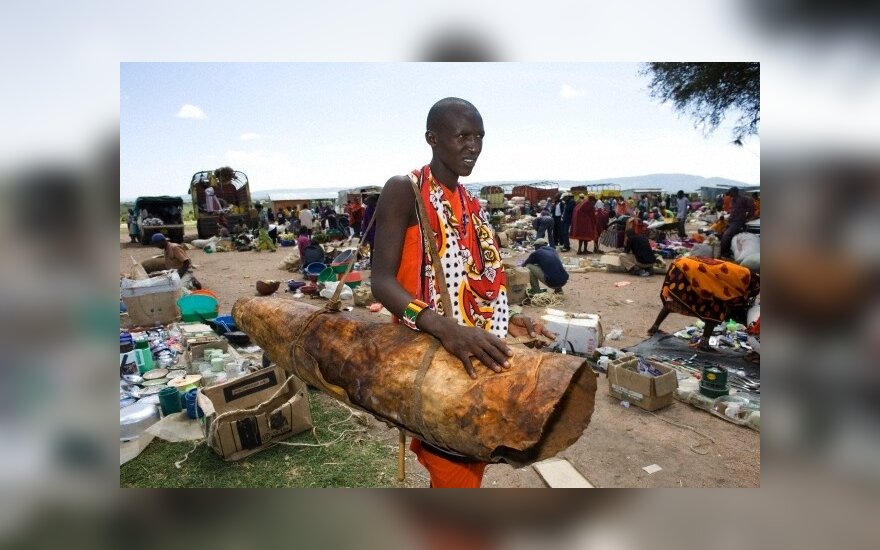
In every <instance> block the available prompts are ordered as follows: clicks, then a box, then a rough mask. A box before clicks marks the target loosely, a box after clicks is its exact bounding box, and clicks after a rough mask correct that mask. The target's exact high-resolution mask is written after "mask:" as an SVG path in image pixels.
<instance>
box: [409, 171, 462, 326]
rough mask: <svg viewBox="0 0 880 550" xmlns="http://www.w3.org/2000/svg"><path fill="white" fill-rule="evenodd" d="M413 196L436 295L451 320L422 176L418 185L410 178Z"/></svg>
mask: <svg viewBox="0 0 880 550" xmlns="http://www.w3.org/2000/svg"><path fill="white" fill-rule="evenodd" d="M410 183H411V184H412V188H413V194H414V195H415V200H416V211H417V212H418V214H419V216H418V218H419V223H420V224H421V226H422V235H424V236H425V239H424V240H425V241H427V243H428V250H429V251H430V252H431V261H432V262H433V263H434V277H435V278H436V279H437V294H439V295H440V302H441V303H442V304H443V315H444V316H445V317H447V318H449V319H452V318H453V314H452V300H450V299H449V292H448V291H447V290H446V276H445V275H444V274H443V264H442V263H440V254H439V253H438V252H437V239H436V238H435V236H434V230H433V229H431V224H430V223H428V212H427V211H426V210H425V203H424V201H423V200H422V192H421V189H420V188H419V186H420V184H422V176H421V174H420V175H419V183H418V184H417V183H416V182H415V180H414V178H410Z"/></svg>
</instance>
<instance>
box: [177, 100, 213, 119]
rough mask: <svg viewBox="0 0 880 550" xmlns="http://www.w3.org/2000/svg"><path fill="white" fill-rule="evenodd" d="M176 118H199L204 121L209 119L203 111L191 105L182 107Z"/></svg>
mask: <svg viewBox="0 0 880 550" xmlns="http://www.w3.org/2000/svg"><path fill="white" fill-rule="evenodd" d="M174 116H176V117H177V118H197V119H199V120H204V119H206V118H208V116H207V115H205V111H203V110H201V109H200V108H198V107H196V106H195V105H190V104H189V103H187V104H186V105H184V106H183V107H181V108H180V110H179V111H177V114H176V115H174Z"/></svg>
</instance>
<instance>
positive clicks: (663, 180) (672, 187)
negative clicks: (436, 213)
mask: <svg viewBox="0 0 880 550" xmlns="http://www.w3.org/2000/svg"><path fill="white" fill-rule="evenodd" d="M538 181H541V180H518V181H481V182H469V183H468V185H479V186H484V185H504V184H515V185H526V184H529V183H537V182H538ZM544 181H553V182H556V183H558V184H559V187H561V188H571V187H574V186H576V185H595V184H598V183H616V184H617V185H620V189H621V190H625V189H640V188H646V187H647V188H659V189H661V190H662V191H663V192H665V193H675V192H676V191H678V190H679V189H681V190H682V191H685V192H688V193H690V192H693V191H697V190H698V189H699V188H700V187H717V186H732V185H736V186H739V187H751V186H752V184H749V183H746V182H743V181H737V180H731V179H727V178H704V177H702V176H693V175H690V174H648V175H644V176H626V177H620V178H602V179H598V180H552V179H550V180H544ZM364 185H371V184H364ZM352 187H354V186H352ZM347 188H348V187H306V188H301V189H266V190H259V191H254V190H251V198H252V199H253V200H255V201H265V200H266V199H267V198H268V197H270V196H272V195H296V196H297V198H302V199H327V198H335V197H336V196H337V194H338V193H339V191H341V190H343V189H347ZM181 198H182V199H183V201H184V202H188V201H190V200H191V199H190V195H189V194H186V195H181ZM122 202H134V198H132V199H130V200H128V201H122Z"/></svg>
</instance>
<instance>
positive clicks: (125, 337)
mask: <svg viewBox="0 0 880 550" xmlns="http://www.w3.org/2000/svg"><path fill="white" fill-rule="evenodd" d="M132 350H134V339H133V338H132V337H131V334H130V333H129V332H127V331H124V330H123V331H119V353H126V352H129V351H132Z"/></svg>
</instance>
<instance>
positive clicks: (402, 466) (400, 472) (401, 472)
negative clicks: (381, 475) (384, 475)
mask: <svg viewBox="0 0 880 550" xmlns="http://www.w3.org/2000/svg"><path fill="white" fill-rule="evenodd" d="M397 433H398V440H397V443H398V449H397V481H403V480H404V479H406V434H405V433H403V430H401V429H400V428H398V429H397Z"/></svg>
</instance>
